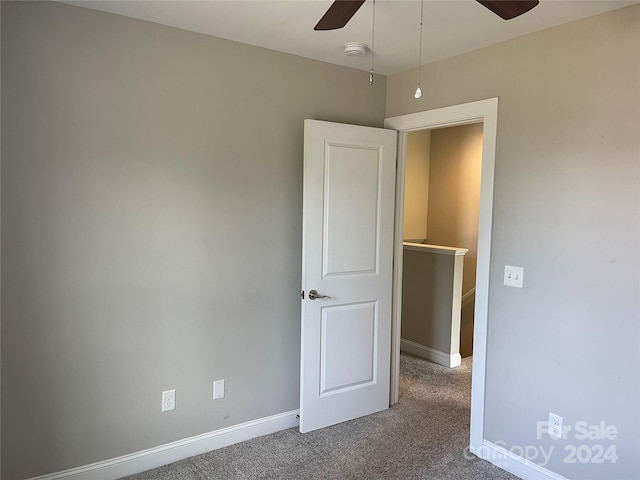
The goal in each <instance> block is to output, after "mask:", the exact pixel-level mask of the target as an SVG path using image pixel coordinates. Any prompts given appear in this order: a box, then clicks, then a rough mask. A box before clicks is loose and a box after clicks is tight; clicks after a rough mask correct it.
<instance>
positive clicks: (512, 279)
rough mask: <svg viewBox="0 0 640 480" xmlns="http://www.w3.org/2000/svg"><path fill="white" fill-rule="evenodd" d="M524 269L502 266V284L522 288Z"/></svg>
mask: <svg viewBox="0 0 640 480" xmlns="http://www.w3.org/2000/svg"><path fill="white" fill-rule="evenodd" d="M523 276H524V269H523V268H522V267H513V266H511V265H505V266H504V284H505V285H507V286H509V287H517V288H522V278H523Z"/></svg>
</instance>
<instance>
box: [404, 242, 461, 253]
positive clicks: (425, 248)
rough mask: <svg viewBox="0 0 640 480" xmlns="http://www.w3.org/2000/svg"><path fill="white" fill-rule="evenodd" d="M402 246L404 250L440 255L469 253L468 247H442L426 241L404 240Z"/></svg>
mask: <svg viewBox="0 0 640 480" xmlns="http://www.w3.org/2000/svg"><path fill="white" fill-rule="evenodd" d="M402 246H403V248H404V249H405V250H417V251H419V252H431V253H439V254H440V255H465V254H467V253H469V249H468V248H458V247H443V246H440V245H429V244H427V243H413V242H404V243H403V244H402Z"/></svg>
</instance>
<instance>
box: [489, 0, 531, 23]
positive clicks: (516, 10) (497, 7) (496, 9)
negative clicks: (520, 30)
mask: <svg viewBox="0 0 640 480" xmlns="http://www.w3.org/2000/svg"><path fill="white" fill-rule="evenodd" d="M477 1H478V2H479V3H481V4H482V5H484V6H485V7H487V8H488V9H489V10H491V11H492V12H493V13H495V14H496V15H498V16H500V17H502V18H504V19H505V20H511V19H512V18H515V17H517V16H519V15H522V14H523V13H527V12H528V11H529V10H531V9H532V8H533V7H535V6H536V5H538V3H540V2H539V0H477Z"/></svg>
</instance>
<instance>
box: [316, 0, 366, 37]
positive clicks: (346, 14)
mask: <svg viewBox="0 0 640 480" xmlns="http://www.w3.org/2000/svg"><path fill="white" fill-rule="evenodd" d="M364 2H365V0H335V2H333V3H332V4H331V6H330V7H329V10H327V11H326V12H325V14H324V15H323V16H322V18H321V19H320V21H319V22H318V24H317V25H316V26H315V27H313V29H314V30H336V29H338V28H342V27H344V26H345V25H346V24H347V22H349V20H351V17H353V15H354V14H355V13H356V12H357V11H358V9H359V8H360V7H361V6H362V4H363V3H364Z"/></svg>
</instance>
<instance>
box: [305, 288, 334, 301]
mask: <svg viewBox="0 0 640 480" xmlns="http://www.w3.org/2000/svg"><path fill="white" fill-rule="evenodd" d="M316 298H331V297H330V296H328V295H320V294H319V293H318V292H317V290H309V300H315V299H316Z"/></svg>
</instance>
